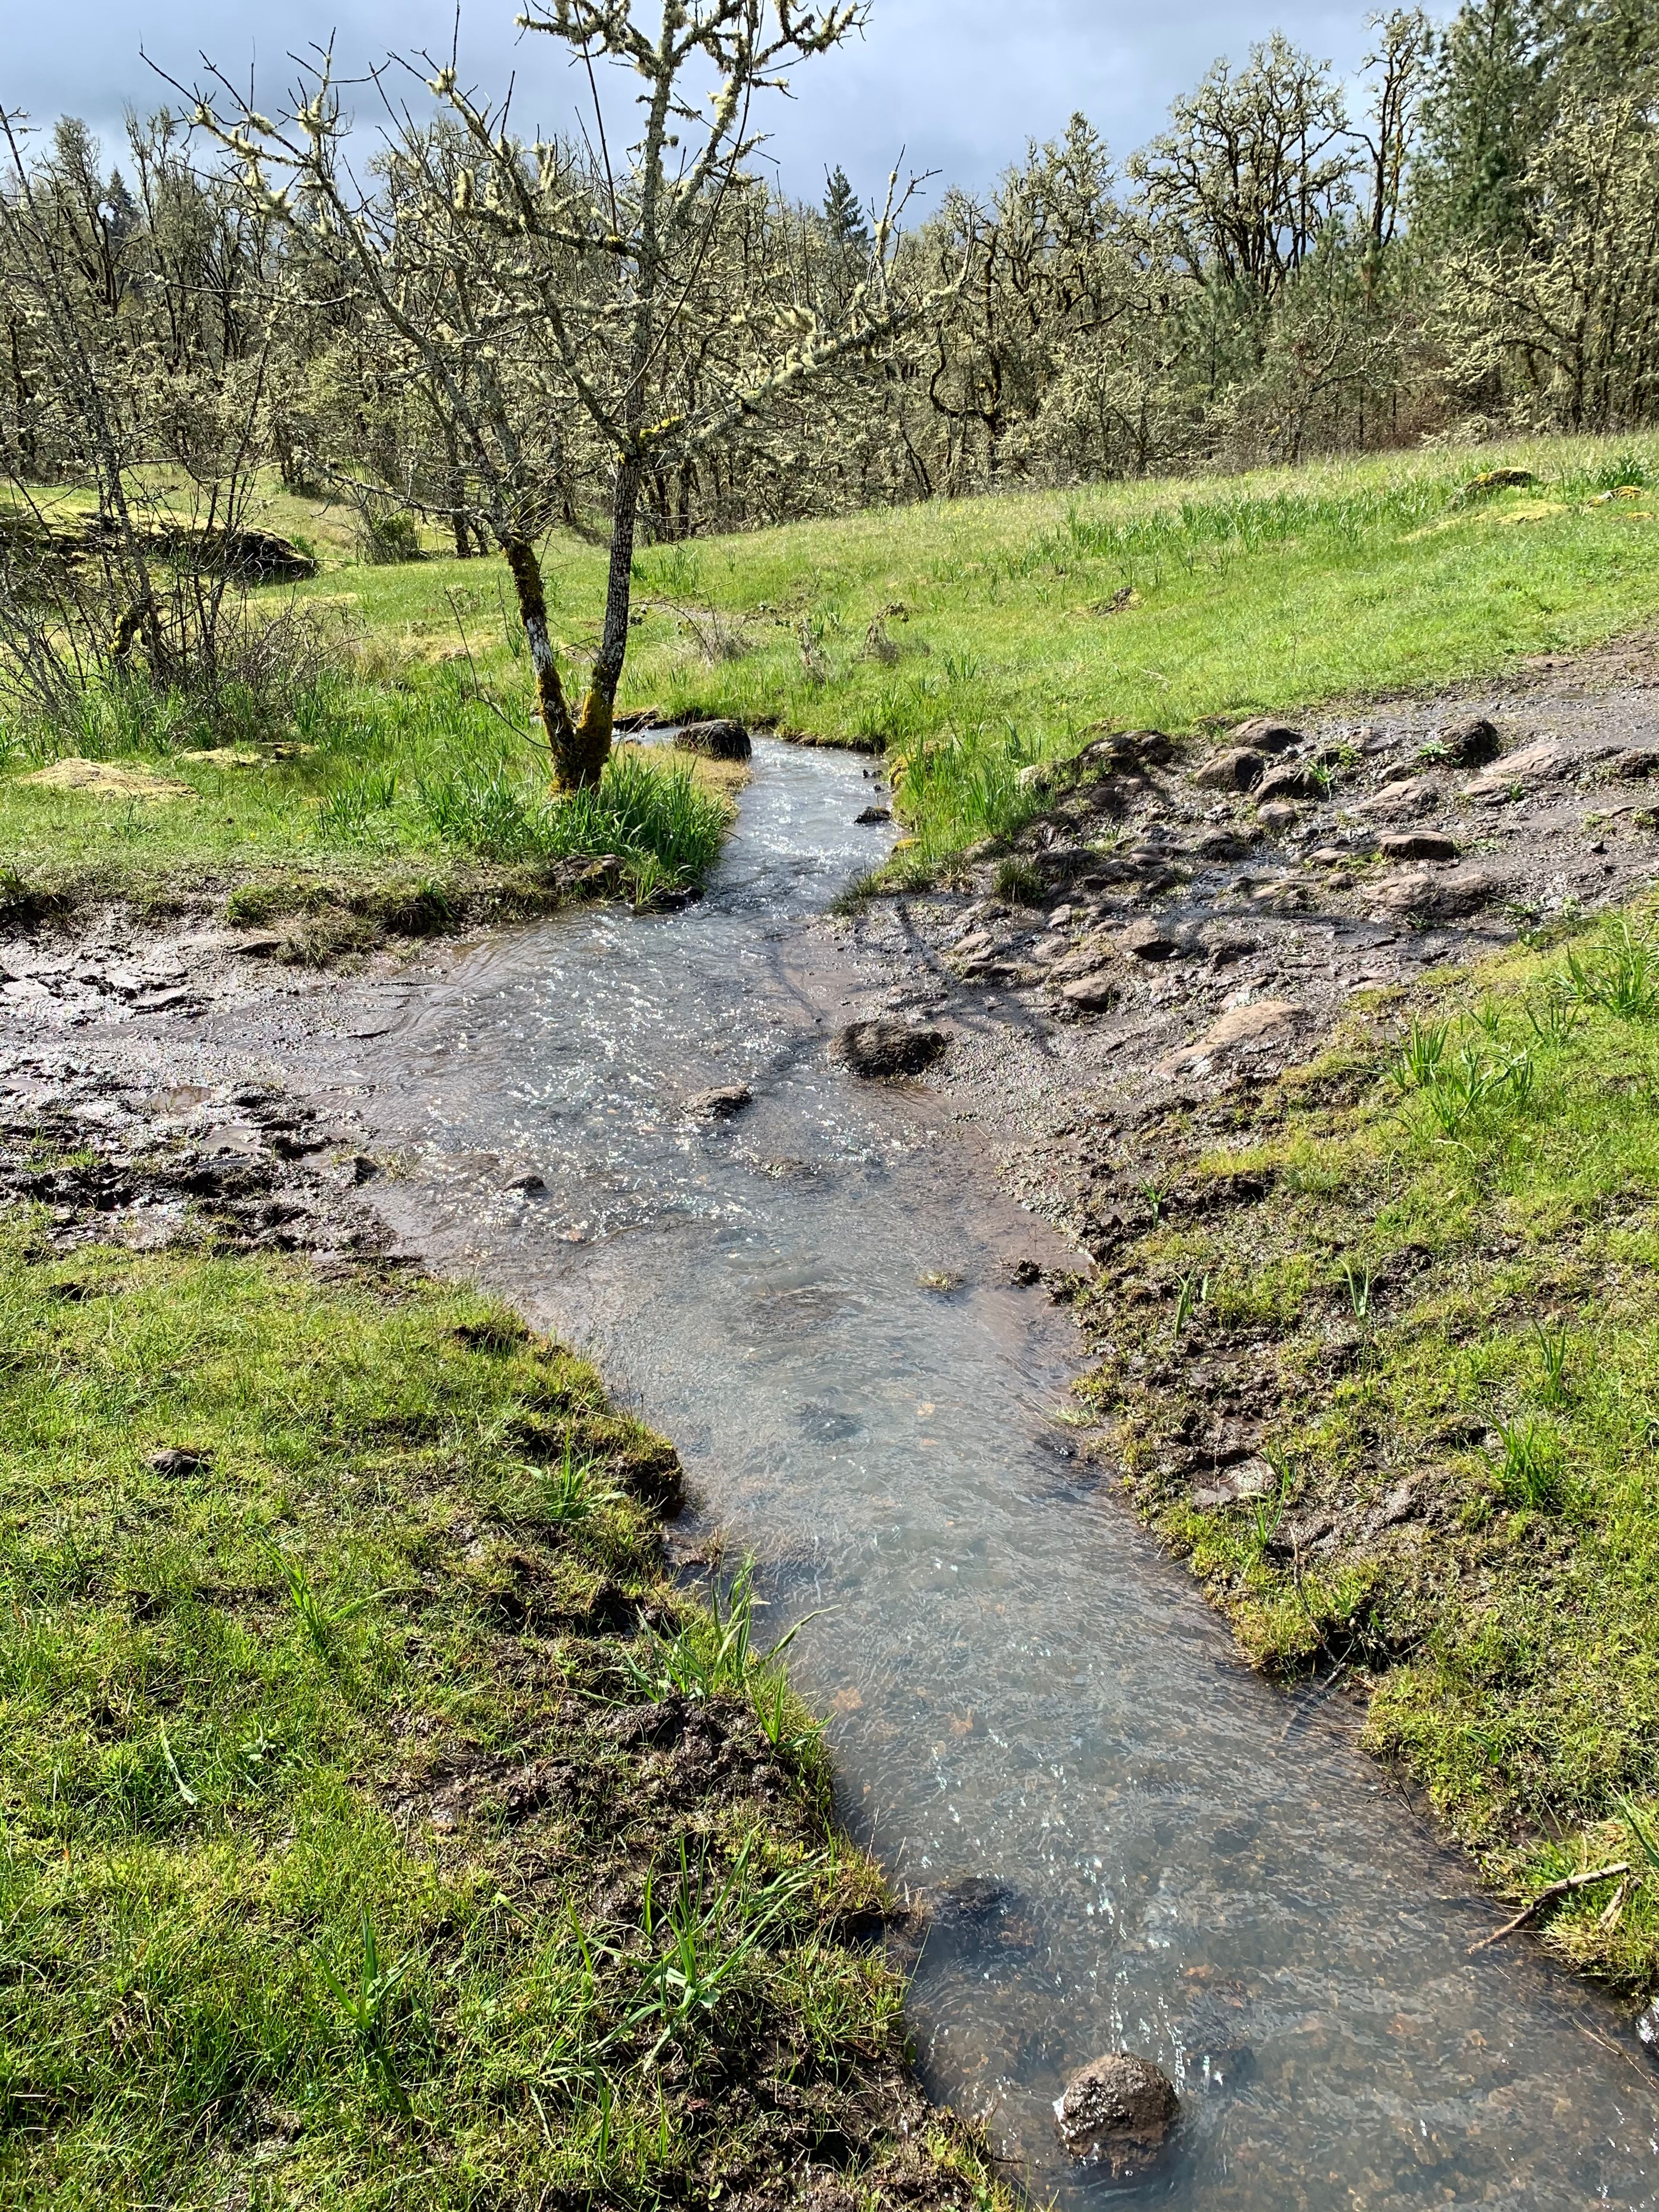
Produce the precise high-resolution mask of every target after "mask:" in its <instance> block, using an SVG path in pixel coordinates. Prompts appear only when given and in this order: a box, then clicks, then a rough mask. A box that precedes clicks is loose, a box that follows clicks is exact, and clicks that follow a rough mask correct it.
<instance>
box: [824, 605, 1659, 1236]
mask: <svg viewBox="0 0 1659 2212" xmlns="http://www.w3.org/2000/svg"><path fill="white" fill-rule="evenodd" d="M1483 718H1484V719H1488V720H1490V721H1491V723H1492V725H1493V726H1494V729H1495V732H1496V736H1497V740H1498V748H1499V757H1498V758H1497V759H1496V760H1495V761H1493V762H1490V763H1487V764H1486V765H1484V766H1474V767H1460V766H1458V765H1456V764H1455V762H1454V761H1453V760H1452V759H1451V758H1449V757H1447V753H1448V750H1449V749H1455V747H1456V745H1457V743H1458V739H1459V736H1460V733H1461V732H1463V731H1464V730H1465V728H1466V726H1468V724H1469V723H1470V722H1471V721H1473V720H1478V719H1483ZM1260 727H1261V724H1255V725H1249V726H1246V731H1245V732H1243V733H1241V736H1242V738H1243V742H1244V743H1246V744H1249V742H1250V733H1251V732H1255V731H1256V730H1258V729H1259V728H1260ZM1271 727H1272V726H1271V725H1270V726H1269V728H1270V730H1271ZM1281 735H1282V732H1281ZM1239 741H1240V739H1239V738H1236V737H1235V736H1233V735H1231V734H1230V733H1226V732H1221V733H1218V735H1217V737H1216V738H1215V739H1214V741H1213V743H1212V744H1203V743H1201V742H1194V743H1193V744H1188V745H1185V746H1183V747H1182V749H1181V750H1180V751H1179V753H1178V754H1176V755H1175V756H1174V757H1170V752H1169V749H1168V748H1167V745H1165V744H1157V743H1154V744H1150V745H1146V744H1140V745H1137V744H1133V743H1130V744H1124V743H1123V742H1121V741H1116V742H1113V741H1108V742H1106V743H1104V744H1102V745H1100V746H1099V747H1098V748H1095V749H1091V750H1094V751H1095V754H1096V757H1095V760H1094V762H1093V763H1091V762H1090V761H1089V760H1088V758H1087V757H1086V756H1085V757H1084V759H1083V760H1082V761H1081V762H1080V763H1079V764H1078V767H1077V769H1076V770H1075V771H1068V770H1065V769H1062V770H1061V771H1060V774H1059V775H1056V776H1055V778H1054V781H1055V784H1056V785H1057V788H1056V789H1055V791H1054V802H1053V804H1052V805H1050V806H1049V807H1048V810H1047V811H1045V813H1044V814H1043V815H1042V817H1040V818H1039V819H1038V820H1037V821H1036V822H1034V823H1031V824H1030V826H1029V827H1028V828H1027V829H1024V831H1022V832H1021V834H1020V836H1018V840H1017V841H1016V850H1017V851H1018V854H1020V855H1021V856H1024V857H1025V858H1027V859H1028V860H1029V861H1030V865H1031V866H1032V867H1033V868H1034V869H1035V870H1036V874H1037V875H1038V877H1039V878H1041V882H1042V894H1041V898H1040V902H1038V903H1036V904H1035V905H1031V906H1011V905H1009V904H1008V903H1006V902H1005V901H1002V900H1000V899H999V898H997V897H996V896H994V894H993V889H992V886H993V884H994V878H995V875H996V871H997V867H998V864H999V858H1000V854H1002V853H1003V852H1004V851H1005V850H1006V848H994V849H993V848H985V849H984V850H983V851H981V853H980V854H978V855H976V856H975V858H974V860H973V861H972V864H971V865H970V866H965V867H964V868H963V872H962V877H961V880H960V881H959V882H958V883H957V885H956V886H955V887H953V888H950V889H945V890H938V891H935V892H932V893H928V894H926V895H921V896H906V897H901V898H896V899H891V900H885V899H884V900H879V901H876V902H872V903H871V905H870V906H869V907H868V908H867V909H866V911H865V912H864V913H863V914H862V915H857V916H854V918H852V919H850V920H848V921H842V922H841V923H839V924H837V925H836V927H838V928H839V929H840V930H842V932H844V933H846V935H847V936H848V938H849V939H850V940H851V943H852V945H853V946H854V949H855V950H856V951H857V952H858V954H859V955H860V962H861V966H862V971H863V975H864V976H865V978H866V982H865V987H864V988H863V989H862V991H861V992H860V994H858V995H857V996H856V997H854V998H853V999H851V1000H849V1001H848V1005H847V1006H846V1007H845V1009H844V1012H845V1014H846V1015H848V1016H856V1017H860V1018H866V1019H870V1018H878V1017H881V1016H888V1017H892V1016H902V1017H904V1018H908V1019H910V1020H917V1019H926V1020H928V1021H938V1022H941V1023H943V1024H945V1026H946V1027H947V1028H948V1029H949V1030H950V1031H951V1038H952V1045H951V1051H950V1052H949V1054H947V1055H946V1057H945V1060H943V1061H942V1062H941V1063H940V1064H939V1066H938V1067H936V1068H935V1069H934V1070H933V1071H932V1073H930V1076H929V1081H930V1083H932V1084H933V1085H935V1086H937V1087H938V1088H939V1089H940V1090H941V1091H943V1092H944V1094H945V1097H947V1099H948V1100H949V1101H950V1103H951V1105H952V1107H953V1108H954V1109H955V1111H956V1113H957V1115H958V1117H959V1118H960V1119H961V1120H962V1121H964V1122H967V1123H969V1124H972V1125H975V1126H976V1127H980V1128H981V1129H982V1130H983V1131H984V1133H986V1134H987V1136H988V1137H990V1138H991V1139H994V1140H995V1141H997V1142H998V1144H999V1146H1000V1151H1001V1153H1002V1156H1003V1161H1004V1174H1005V1179H1006V1182H1008V1183H1009V1185H1010V1186H1011V1187H1012V1189H1013V1190H1014V1191H1015V1193H1016V1194H1018V1196H1019V1197H1020V1198H1022V1199H1023V1200H1025V1201H1026V1202H1027V1203H1028V1204H1030V1206H1033V1207H1034V1209H1035V1210H1036V1212H1039V1213H1042V1214H1043V1215H1044V1216H1046V1218H1048V1219H1049V1220H1050V1221H1052V1222H1054V1224H1055V1225H1056V1226H1058V1227H1060V1229H1062V1230H1063V1231H1065V1232H1066V1234H1067V1235H1068V1236H1069V1237H1071V1238H1072V1240H1073V1243H1075V1244H1076V1245H1077V1246H1078V1247H1079V1249H1080V1250H1082V1251H1083V1252H1085V1253H1086V1254H1087V1255H1089V1257H1090V1258H1091V1259H1092V1260H1095V1261H1103V1260H1105V1259H1107V1258H1108V1257H1109V1255H1110V1254H1111V1253H1112V1252H1113V1251H1114V1250H1115V1249H1116V1247H1117V1246H1118V1244H1119V1243H1121V1242H1122V1241H1123V1239H1124V1238H1125V1237H1126V1236H1127V1235H1129V1234H1132V1233H1133V1231H1135V1229H1136V1228H1137V1226H1139V1225H1144V1219H1143V1217H1144V1216H1145V1213H1146V1204H1147V1201H1146V1198H1145V1196H1144V1194H1143V1191H1142V1183H1143V1182H1144V1181H1145V1180H1146V1178H1147V1177H1149V1176H1153V1175H1154V1174H1155V1172H1156V1170H1157V1169H1158V1163H1159V1160H1160V1158H1161V1157H1162V1156H1163V1155H1164V1153H1165V1152H1167V1151H1168V1150H1169V1149H1170V1146H1174V1147H1175V1149H1176V1151H1177V1152H1179V1151H1181V1150H1182V1149H1184V1146H1182V1142H1181V1133H1182V1126H1183V1124H1184V1123H1185V1122H1186V1121H1188V1119H1189V1118H1190V1117H1191V1116H1193V1115H1194V1114H1200V1115H1201V1114H1203V1113H1205V1112H1206V1110H1210V1109H1214V1108H1215V1106H1216V1105H1217V1103H1218V1102H1219V1101H1221V1100H1222V1099H1223V1098H1224V1097H1225V1098H1228V1099H1235V1098H1237V1097H1239V1096H1240V1095H1245V1096H1248V1095H1249V1093H1250V1092H1252V1091H1260V1090H1261V1088H1262V1087H1263V1086H1264V1085H1266V1084H1267V1083H1268V1082H1269V1081H1271V1080H1272V1079H1273V1078H1275V1077H1276V1076H1278V1075H1279V1073H1282V1071H1283V1070H1284V1069H1285V1067H1287V1066H1293V1065H1297V1064H1299V1063H1301V1062H1303V1061H1304V1060H1309V1059H1310V1058H1311V1057H1312V1056H1313V1054H1315V1052H1316V1050H1317V1048H1318V1046H1319V1043H1320V1042H1321V1040H1322V1038H1324V1037H1325V1036H1328V1034H1329V1032H1330V1030H1331V1029H1332V1028H1333V1027H1334V1024H1335V1023H1336V1021H1337V1019H1338V1018H1339V1017H1340V1015H1341V1014H1342V1012H1343V1011H1344V1010H1345V1008H1346V1006H1348V1004H1349V1001H1350V1000H1352V997H1353V995H1354V994H1355V993H1356V992H1359V991H1363V990H1365V989H1367V988H1370V989H1379V988H1380V989H1382V990H1384V991H1387V990H1389V989H1400V988H1402V987H1407V988H1408V987H1410V986H1411V985H1412V984H1413V982H1414V981H1417V980H1418V979H1419V978H1420V977H1421V976H1423V975H1425V974H1426V973H1429V972H1431V971H1433V970H1435V969H1442V968H1445V967H1448V966H1462V965H1463V964H1466V963H1468V962H1470V961H1472V960H1474V959H1476V958H1479V957H1481V956H1482V955H1484V954H1486V953H1487V952H1489V951H1495V950H1497V949H1498V948H1499V947H1501V946H1503V945H1506V944H1510V943H1511V942H1513V941H1514V940H1515V939H1516V937H1517V936H1518V935H1519V934H1520V933H1522V931H1523V930H1533V929H1537V928H1540V927H1547V926H1548V925H1549V924H1550V923H1552V922H1555V921H1562V920H1565V919H1569V918H1571V916H1573V915H1577V914H1581V913H1583V912H1586V911H1589V910H1591V909H1594V908H1598V907H1603V906H1608V905H1613V904H1617V903H1619V902H1623V901H1626V900H1629V899H1631V898H1632V897H1634V896H1637V895H1638V894H1639V893H1640V892H1642V891H1643V890H1645V889H1646V888H1647V887H1648V886H1649V885H1650V884H1651V883H1652V882H1653V880H1654V878H1655V876H1656V873H1659V835H1656V826H1659V655H1656V650H1655V647H1653V645H1651V644H1650V643H1646V642H1644V643H1642V644H1638V645H1636V646H1631V647H1620V648H1619V649H1617V650H1613V649H1609V650H1608V651H1607V652H1605V653H1598V654H1594V655H1589V656H1586V657H1584V658H1582V659H1577V660H1573V661H1560V662H1547V663H1543V664H1540V665H1537V666H1535V667H1534V668H1531V669H1529V670H1528V671H1524V672H1523V673H1522V675H1521V676H1519V677H1517V678H1515V679H1514V680H1513V681H1511V682H1510V683H1508V684H1504V685H1503V686H1501V687H1498V686H1492V685H1488V686H1485V687H1481V688H1480V689H1475V688H1471V689H1469V690H1467V691H1465V692H1462V693H1460V694H1455V695H1452V696H1440V697H1437V698H1435V699H1433V700H1411V701H1401V702H1387V703H1384V704H1381V705H1378V706H1376V707H1372V708H1367V709H1365V710H1364V711H1358V710H1356V711H1351V712H1346V713H1333V714H1328V715H1325V716H1321V717H1318V718H1316V719H1309V720H1306V721H1304V723H1302V724H1301V725H1300V726H1299V729H1298V731H1297V742H1296V743H1295V744H1293V745H1292V746H1290V747H1288V748H1285V747H1283V746H1282V745H1281V744H1279V740H1278V739H1276V738H1272V737H1271V736H1270V738H1269V740H1268V745H1270V746H1273V748H1274V749H1273V750H1268V747H1267V746H1263V747H1261V751H1262V755H1263V758H1262V764H1261V782H1262V783H1267V781H1268V780H1269V779H1272V780H1273V781H1274V782H1276V783H1279V784H1280V785H1283V784H1284V783H1285V782H1287V781H1290V780H1291V774H1293V773H1294V772H1295V771H1297V770H1302V771H1304V775H1305V771H1306V770H1308V769H1319V770H1320V771H1322V774H1324V775H1328V776H1329V778H1330V780H1331V787H1330V791H1329V793H1328V796H1324V795H1321V796H1310V795H1308V794H1309V793H1318V792H1319V790H1320V785H1319V782H1318V781H1317V780H1316V778H1315V777H1314V776H1312V775H1305V781H1304V780H1302V779H1300V778H1299V779H1298V781H1301V785H1302V789H1301V795H1298V796H1295V797H1291V798H1287V799H1283V800H1279V799H1277V798H1276V797H1275V796H1274V794H1273V793H1271V792H1269V793H1268V797H1267V802H1266V808H1265V810H1261V809H1259V805H1258V800H1257V798H1256V796H1255V792H1254V791H1242V792H1241V791H1238V790H1237V789H1217V788H1214V787H1208V786H1206V785H1204V784H1200V783H1199V782H1197V781H1194V776H1195V775H1196V774H1197V773H1200V772H1201V771H1202V770H1203V769H1204V768H1205V766H1206V763H1207V762H1209V761H1211V760H1212V759H1213V758H1214V757H1215V756H1216V755H1217V754H1218V753H1220V752H1222V751H1224V750H1227V749H1229V748H1230V747H1231V746H1232V745H1234V744H1237V743H1238V742H1239ZM1468 750H1471V751H1473V752H1474V754H1475V755H1476V757H1478V756H1479V753H1480V750H1481V748H1480V745H1479V744H1474V745H1471V746H1469V747H1468ZM1160 756H1164V757H1162V758H1160ZM1287 772H1291V773H1287ZM1280 807H1282V808H1283V809H1285V813H1284V814H1281V813H1280V812H1279V808H1280ZM1261 811H1267V823H1265V824H1264V823H1263V821H1262V819H1261ZM1431 840H1432V841H1437V842H1432V844H1431ZM1448 844H1449V846H1450V848H1452V852H1453V857H1450V858H1444V859H1418V858H1415V857H1400V858H1396V857H1395V854H1409V853H1412V852H1414V851H1416V850H1419V849H1432V850H1434V851H1437V852H1443V851H1444V850H1445V848H1446V846H1447V845H1448Z"/></svg>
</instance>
